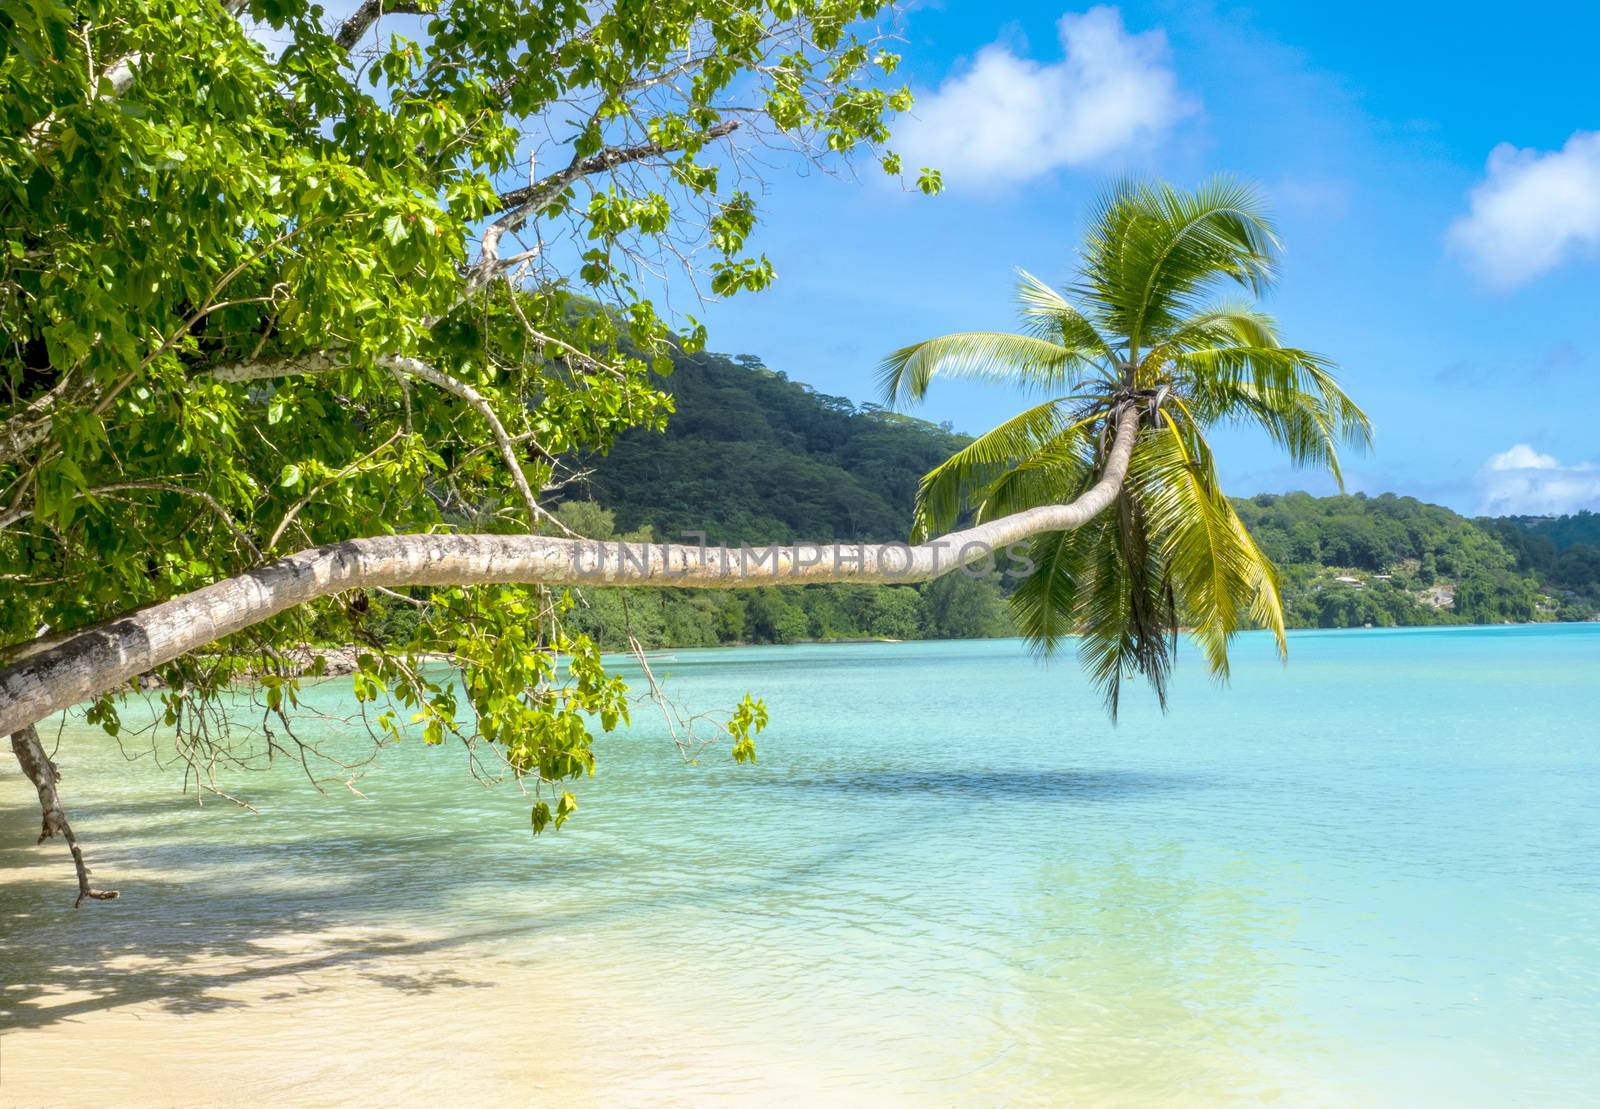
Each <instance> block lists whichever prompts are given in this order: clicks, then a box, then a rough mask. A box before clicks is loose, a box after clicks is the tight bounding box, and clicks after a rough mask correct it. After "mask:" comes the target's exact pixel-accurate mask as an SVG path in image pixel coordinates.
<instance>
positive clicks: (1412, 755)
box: [0, 625, 1600, 1105]
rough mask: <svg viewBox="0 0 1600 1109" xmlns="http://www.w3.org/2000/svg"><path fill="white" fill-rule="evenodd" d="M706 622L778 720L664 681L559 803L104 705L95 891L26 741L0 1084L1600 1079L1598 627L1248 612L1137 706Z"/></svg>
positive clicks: (194, 1098) (92, 840) (777, 1085)
mask: <svg viewBox="0 0 1600 1109" xmlns="http://www.w3.org/2000/svg"><path fill="white" fill-rule="evenodd" d="M671 655H672V657H671V658H670V659H667V660H662V661H658V662H656V663H655V666H656V669H657V672H658V674H659V673H660V672H662V671H665V672H666V673H667V675H668V685H669V688H670V689H671V690H672V692H673V694H674V696H675V697H676V698H678V699H679V700H680V701H683V702H685V703H687V704H689V705H691V706H693V707H696V708H718V707H725V706H730V705H731V704H732V703H733V702H734V701H736V700H737V699H738V698H739V697H740V696H742V695H743V694H744V693H745V692H746V691H754V692H755V693H757V694H758V695H760V696H762V697H764V698H765V699H766V701H767V703H768V705H769V706H770V708H771V710H772V715H773V724H772V726H771V728H770V729H769V730H768V731H767V732H766V733H765V734H764V735H763V736H762V737H761V738H760V741H759V751H760V760H759V762H758V763H757V764H756V765H755V766H753V767H738V766H734V765H733V764H732V762H731V760H728V759H727V758H726V757H725V753H723V752H721V751H718V750H713V751H710V752H707V753H706V755H705V756H703V757H702V759H701V762H700V764H699V765H697V766H689V765H685V763H684V762H683V761H682V760H681V759H680V758H679V757H678V755H677V753H676V750H675V749H674V748H673V746H672V744H671V742H670V740H669V738H668V736H667V733H666V731H665V729H664V727H663V726H662V725H661V723H660V718H659V716H658V715H656V714H654V713H653V712H652V711H650V710H649V709H647V708H646V707H643V706H641V707H640V708H639V709H638V711H637V712H636V714H635V725H634V727H633V728H632V729H631V730H629V731H628V732H626V733H624V734H619V735H616V736H612V737H607V738H605V739H603V740H602V743H601V747H600V754H601V767H600V774H599V776H598V777H597V778H595V779H594V780H592V781H590V782H586V783H584V785H583V786H582V788H581V792H580V802H581V806H582V807H581V810H580V812H579V814H578V816H577V818H575V819H574V821H573V822H572V823H571V824H569V825H568V826H567V828H566V829H564V830H563V831H561V832H560V833H559V834H556V835H549V834H547V835H545V836H543V837H540V838H539V839H538V840H534V839H533V838H532V837H531V836H530V834H529V831H528V826H527V808H528V804H527V801H526V800H525V799H524V798H523V797H522V796H521V795H520V794H519V793H518V791H517V790H516V789H515V788H511V787H508V786H506V785H502V786H500V787H498V788H495V789H492V790H485V789H483V788H481V787H480V786H478V785H476V784H475V783H474V782H473V781H472V779H471V777H470V776H469V774H468V773H467V767H466V764H465V760H464V758H463V755H462V753H461V751H460V749H459V748H454V749H452V748H449V747H445V748H440V749H425V748H422V747H421V746H420V745H407V746H402V747H399V748H396V749H392V750H389V751H387V752H385V753H384V755H383V757H382V760H381V766H380V767H378V768H376V769H374V770H373V771H372V772H370V773H369V774H367V776H366V777H365V778H364V779H363V780H362V781H361V782H360V783H359V788H360V790H361V791H362V793H364V794H365V798H361V797H357V796H356V795H354V794H352V793H349V792H347V791H343V790H342V789H340V790H337V791H335V792H332V793H330V794H329V795H328V796H326V797H322V796H319V795H318V794H316V793H315V792H314V791H313V790H311V789H310V788H309V787H308V786H307V785H306V784H305V780H304V778H303V776H301V775H300V773H299V770H298V767H295V766H287V765H286V766H281V767H279V768H278V769H276V770H274V771H272V772H270V773H268V774H264V775H247V776H238V777H235V778H232V779H230V784H231V785H232V786H233V787H234V788H235V789H236V790H237V791H238V792H240V793H241V794H242V795H244V796H247V797H248V799H249V800H250V801H252V802H253V803H254V804H255V805H256V806H257V807H258V808H259V809H260V813H259V814H251V813H248V812H244V811H242V810H239V809H236V808H234V807H233V806H230V805H227V804H224V803H217V802H211V803H208V804H207V805H206V806H205V807H204V809H203V810H200V811H199V812H195V811H194V804H193V801H192V799H185V798H184V797H182V796H180V795H179V793H178V789H177V782H176V780H175V779H174V778H173V777H172V776H171V775H170V774H163V773H161V772H160V771H158V770H157V768H156V767H154V766H153V765H152V763H151V760H149V759H141V760H138V761H134V762H129V761H127V760H126V759H125V757H124V755H123V754H122V753H121V752H120V751H119V749H118V748H117V746H116V745H115V744H114V743H113V742H112V741H110V740H108V739H106V738H104V737H103V736H99V735H97V734H96V733H94V732H92V731H89V730H87V729H84V728H82V727H81V726H77V727H74V726H72V725H68V729H67V733H66V735H65V736H64V739H63V747H62V758H61V761H62V765H63V770H64V771H65V773H66V778H65V779H64V781H63V783H62V785H63V790H64V793H65V797H66V799H67V801H68V804H69V806H70V807H71V810H72V812H71V815H72V817H73V820H74V823H75V826H76V828H77V830H78V832H79V835H80V837H81V838H82V839H83V840H84V841H85V843H86V845H87V847H88V849H89V851H90V852H91V861H92V863H94V864H95V865H96V866H97V869H98V872H99V874H100V876H101V877H102V878H103V879H104V880H105V881H106V883H107V884H111V885H116V886H118V887H119V888H120V889H121V890H122V894H123V897H122V900H120V901H118V902H114V903H110V904H103V905H88V906H86V907H85V908H84V909H82V910H79V911H78V912H76V913H75V912H73V910H72V909H71V907H70V903H71V893H70V880H69V879H70V875H69V874H68V873H67V871H66V869H65V864H64V858H63V855H62V853H61V851H60V849H59V848H51V847H43V848H34V847H31V846H28V844H29V843H30V842H31V836H29V835H28V831H29V828H30V827H31V826H32V825H33V824H34V823H36V820H37V817H36V815H34V811H33V810H31V809H30V807H29V804H28V802H29V801H30V796H29V794H28V792H27V788H26V784H25V783H24V782H23V781H22V780H21V779H20V778H19V777H18V776H16V775H14V774H9V773H8V774H7V776H6V777H4V778H0V783H3V784H0V791H3V792H0V806H3V808H0V836H3V839H0V875H3V882H0V917H3V918H4V921H5V923H4V927H3V931H0V959H3V966H4V972H3V973H4V976H5V981H4V993H3V995H0V997H3V1001H0V1006H3V1008H4V1010H5V1015H4V1016H0V1022H3V1027H5V1028H6V1029H7V1031H6V1033H5V1034H4V1035H3V1036H0V1094H7V1093H9V1094H10V1095H11V1096H10V1098H9V1099H7V1098H0V1100H7V1102H8V1103H12V1102H17V1103H27V1102H28V1100H29V1098H30V1096H33V1095H34V1094H35V1092H36V1091H46V1090H48V1089H50V1088H51V1087H52V1086H54V1087H55V1088H57V1089H59V1088H60V1084H63V1083H64V1084H65V1086H66V1088H67V1089H68V1090H69V1092H71V1091H72V1088H73V1083H80V1084H83V1083H87V1082H88V1081H89V1080H91V1079H92V1078H93V1077H94V1076H95V1073H96V1072H95V1070H94V1068H95V1066H97V1065H99V1066H103V1067H105V1068H107V1069H108V1071H109V1070H110V1069H112V1068H116V1067H119V1066H122V1065H123V1064H124V1063H126V1061H127V1060H129V1059H142V1060H144V1061H145V1063H144V1067H145V1068H146V1070H147V1071H148V1074H147V1075H146V1079H147V1081H148V1083H149V1086H148V1088H146V1089H145V1093H146V1094H148V1095H149V1096H148V1100H150V1101H153V1102H159V1103H167V1104H171V1103H200V1102H203V1101H208V1100H209V1101H215V1100H219V1099H220V1100H225V1098H219V1094H221V1093H224V1092H226V1093H228V1094H229V1095H230V1096H235V1097H237V1098H239V1099H240V1100H242V1101H249V1100H253V1099H255V1098H257V1097H268V1096H271V1097H277V1098H282V1099H287V1100H290V1101H304V1102H319V1101H320V1102H325V1103H329V1104H332V1103H336V1102H339V1101H345V1102H348V1101H352V1100H355V1101H361V1100H367V1099H369V1098H370V1100H372V1101H374V1102H377V1101H383V1100H388V1101H390V1102H393V1101H395V1100H396V1099H398V1100H399V1101H400V1102H402V1103H409V1102H413V1101H415V1100H419V1099H422V1098H427V1099H430V1100H435V1101H441V1102H442V1103H451V1104H453V1103H460V1102H465V1101H468V1100H473V1099H477V1098H482V1097H496V1098H501V1099H504V1098H507V1097H509V1098H513V1099H521V1100H524V1101H528V1102H540V1101H548V1100H554V1099H556V1098H558V1097H559V1098H573V1097H576V1098H578V1099H580V1100H584V1101H588V1102H599V1103H637V1102H638V1101H641V1100H649V1101H666V1102H681V1103H705V1102H707V1101H755V1100H766V1099H769V1098H774V1097H777V1096H784V1095H789V1096H793V1095H796V1094H798V1095H817V1096H821V1095H826V1096H828V1097H830V1098H831V1099H833V1100H835V1101H841V1102H846V1103H890V1104H913V1103H926V1102H928V1101H930V1100H932V1101H935V1102H938V1103H943V1104H994V1103H1000V1102H1035V1103H1054V1102H1062V1101H1076V1102H1080V1103H1084V1102H1087V1103H1095V1104H1149V1103H1152V1102H1155V1103H1169V1104H1200V1103H1219V1102H1229V1101H1238V1100H1242V1099H1243V1100H1261V1099H1267V1098H1274V1097H1275V1098H1277V1099H1280V1100H1282V1101H1284V1102H1285V1103H1289V1104H1307V1103H1311V1104H1315V1103H1326V1104H1349V1103H1352V1102H1359V1103H1363V1104H1373V1103H1390V1104H1417V1103H1434V1104H1446V1103H1448V1104H1463V1103H1473V1104H1504V1103H1505V1102H1507V1101H1508V1100H1520V1101H1525V1102H1528V1103H1535V1104H1546V1105H1548V1104H1578V1103H1582V1102H1585V1101H1588V1100H1589V1099H1590V1098H1592V1096H1593V1093H1592V1090H1593V1080H1594V1076H1595V1075H1597V1074H1600V870H1597V868H1596V866H1595V860H1596V859H1597V858H1600V725H1597V721H1600V626H1597V625H1581V626H1544V627H1516V628H1471V629H1414V630H1397V631H1386V630H1385V631H1358V632H1303V633H1298V634H1295V635H1294V636H1293V637H1292V640H1291V662H1290V666H1289V667H1288V668H1287V669H1285V668H1283V667H1282V666H1280V665H1279V664H1278V662H1277V660H1276V657H1275V656H1274V654H1273V652H1272V650H1271V645H1270V642H1269V641H1268V640H1267V639H1266V638H1265V637H1263V636H1259V635H1247V636H1244V637H1242V639H1241V641H1240V643H1239V646H1238V648H1237V658H1236V664H1235V670H1234V676H1233V681H1232V684H1231V686H1230V687H1229V688H1227V689H1221V688H1218V687H1217V686H1215V685H1214V684H1213V683H1211V682H1210V681H1209V680H1208V679H1207V678H1206V677H1205V676H1204V674H1203V672H1202V669H1201V667H1200V666H1199V665H1198V659H1196V658H1194V657H1193V656H1192V655H1190V656H1188V657H1186V658H1185V659H1183V660H1182V662H1181V664H1180V667H1179V673H1178V679H1177V681H1176V684H1175V688H1174V690H1173V698H1172V700H1173V708H1172V711H1171V713H1169V714H1168V715H1166V716H1165V717H1163V716H1162V715H1161V714H1160V713H1159V712H1158V711H1157V710H1156V709H1155V708H1154V706H1153V705H1152V704H1150V703H1149V700H1148V698H1147V697H1146V696H1145V695H1144V694H1143V693H1142V691H1139V690H1131V691H1130V693H1129V695H1128V696H1127V697H1126V698H1125V701H1124V707H1123V714H1122V721H1121V724H1120V725H1119V726H1118V727H1116V728H1113V727H1111V726H1110V725H1109V724H1108V723H1107V721H1106V719H1105V716H1104V713H1103V711H1102V709H1101V706H1100V704H1099V702H1098V698H1097V697H1096V696H1095V694H1094V693H1093V692H1092V691H1091V690H1090V689H1089V688H1088V686H1087V684H1086V683H1085V681H1084V679H1083V678H1082V676H1081V674H1080V673H1079V672H1078V670H1077V668H1076V666H1075V665H1074V664H1073V663H1072V662H1071V660H1070V659H1067V660H1063V661H1062V662H1059V663H1056V664H1054V665H1052V666H1050V667H1048V668H1041V667H1040V666H1039V665H1038V664H1036V663H1035V662H1033V661H1032V660H1031V659H1030V658H1029V657H1028V656H1027V655H1026V653H1025V652H1024V650H1023V648H1022V646H1021V645H1020V644H1019V643H1017V642H1014V641H1000V642H956V643H905V644H859V645H839V646H804V647H772V648H747V649H738V650H721V651H679V652H672V653H671ZM347 697H348V690H347V687H346V686H345V685H344V683H342V682H336V683H329V684H327V685H324V686H322V687H319V689H318V690H317V691H316V693H315V694H314V697H313V699H314V700H317V701H320V702H322V703H323V704H324V705H325V706H326V707H328V708H330V709H339V708H341V707H342V706H343V702H344V701H345V699H346V698H347ZM52 734H53V730H52ZM290 1059H299V1060H302V1062H300V1063H298V1064H293V1063H289V1062H287V1061H288V1060H290ZM311 1059H314V1060H315V1062H314V1063H310V1062H306V1061H305V1060H311ZM86 1061H87V1062H86ZM85 1068H87V1069H85ZM139 1089H140V1088H135V1089H134V1091H133V1092H134V1093H135V1094H137V1093H138V1090H139ZM102 1094H103V1091H102ZM40 1099H41V1100H42V1094H41V1096H40ZM91 1100H95V1097H94V1095H93V1092H92V1091H90V1090H88V1089H80V1090H78V1091H77V1096H76V1098H74V1097H69V1098H68V1101H69V1103H73V1102H74V1101H76V1102H78V1103H84V1102H88V1101H91ZM132 1100H135V1101H137V1100H140V1098H139V1097H137V1096H136V1097H134V1098H133V1099H132Z"/></svg>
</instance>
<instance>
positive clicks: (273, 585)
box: [0, 404, 1141, 733]
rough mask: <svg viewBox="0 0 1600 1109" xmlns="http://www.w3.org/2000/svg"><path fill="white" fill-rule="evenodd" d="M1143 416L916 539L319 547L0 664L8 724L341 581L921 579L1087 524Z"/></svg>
mask: <svg viewBox="0 0 1600 1109" xmlns="http://www.w3.org/2000/svg"><path fill="white" fill-rule="evenodd" d="M1140 418H1141V409H1140V408H1139V407H1137V406H1135V405H1131V404H1130V405H1128V406H1126V407H1124V408H1123V410H1122V412H1121V414H1120V415H1119V416H1118V417H1117V425H1116V433H1115V436H1114V438H1113V440H1112V443H1111V448H1110V450H1109V451H1108V452H1107V455H1106V464H1105V469H1104V471H1103V472H1102V474H1101V476H1100V478H1099V480H1097V481H1096V482H1095V483H1094V485H1092V486H1090V488H1089V489H1088V490H1086V491H1085V492H1084V493H1083V494H1082V495H1081V496H1079V497H1078V498H1077V499H1076V500H1074V501H1072V502H1071V503H1070V504H1061V505H1047V506H1043V507H1040V508H1031V509H1028V510H1026V511H1024V512H1018V513H1014V514H1013V515H1010V516H1005V517H1002V518H1001V519H998V520H991V521H989V522H988V523H984V524H980V525H978V526H976V527H973V528H968V529H966V530H964V531H958V532H952V533H950V534H948V535H945V536H942V537H940V538H939V539H936V540H932V541H930V542H928V543H922V544H919V545H917V546H907V545H905V544H901V543H891V544H828V545H822V544H809V543H802V544H795V545H794V546H792V547H789V548H766V549H759V550H755V551H752V550H751V549H750V548H748V547H741V548H737V549H735V548H729V547H694V546H685V545H680V544H667V543H660V544H651V543H625V542H621V541H618V542H596V541H591V540H580V539H557V538H550V537H547V536H539V535H389V536H377V537H374V538H370V539H349V540H346V541H344V542H342V543H331V544H328V545H326V546H322V547H313V548H310V549H309V550H304V551H301V552H299V553H298V554H293V555H290V556H289V557H287V558H284V559H280V560H279V561H277V562H273V563H269V564H268V565H266V566H262V567H259V568H257V569H255V570H251V571H250V572H248V573H245V574H240V575H238V576H237V577H232V578H227V579H225V580H223V581H219V582H216V583H215V584H213V585H208V586H205V587H204V588H201V589H197V590H195V591H194V592H192V593H186V594H184V595H183V596H181V597H174V598H173V599H172V600H170V601H165V602H162V603H161V604H157V605H152V606H150V607H149V608H146V609H144V610H142V611H139V612H135V613H131V614H129V615H127V616H123V617H120V618H118V619H115V620H112V621H110V622H108V623H105V624H102V625H99V626H98V627H94V628H90V629H87V630H85V631H82V632H79V633H78V634H76V635H73V636H71V637H70V638H68V639H66V640H64V641H62V642H60V643H57V644H55V645H53V646H51V647H49V648H47V649H44V650H40V651H37V652H35V653H33V654H30V655H28V656H27V657H25V658H23V659H22V660H20V661H18V662H16V663H14V664H13V665H11V666H8V667H6V668H5V669H3V670H0V733H5V732H15V731H19V730H21V729H23V728H26V727H27V726H28V725H30V724H34V723H36V722H37V721H39V720H42V719H44V717H46V716H48V715H50V714H51V713H53V712H59V711H60V710H62V709H64V708H67V707H69V706H71V705H74V704H77V703H78V702H80V701H83V700H85V699H87V698H90V697H96V696H99V695H100V694H102V693H105V692H107V691H109V690H113V689H116V688H118V687H119V686H121V685H123V684H124V683H126V682H127V681H129V680H130V679H132V678H134V677H136V676H137V675H139V674H143V673H145V672H146V671H148V670H151V669H153V668H155V667H157V666H160V665H161V664H162V663H165V662H170V661H171V660H173V659H175V658H178V657H179V656H181V655H184V654H187V653H189V652H190V651H194V650H197V649H199V648H200V647H203V646H205V645H206V644H208V643H211V642H214V641H215V640H218V639H221V638H223V637H224V636H228V635H233V634H234V633H236V632H240V631H243V630H244V629H246V628H249V627H251V626H253V625H255V624H258V623H260V622H261V621H263V620H266V619H268V618H270V617H272V616H275V615H277V614H278V613H280V612H283V611H284V610H286V609H289V608H292V607H294V606H295V605H301V604H305V603H306V602H308V601H314V600H316V599H318V598H320V597H327V596H330V595H332V594H335V593H340V592H343V591H344V590H347V589H356V588H362V589H378V588H387V589H394V588H400V587H403V586H411V585H435V586H465V585H492V584H506V583H513V582H515V583H521V584H538V585H551V586H581V585H588V586H595V585H629V586H643V587H648V588H687V589H749V588H754V587H758V586H766V585H803V584H806V583H812V582H896V583H904V582H916V581H927V580H930V579H932V578H936V577H939V576H940V575H942V574H946V573H949V572H950V571H952V570H955V569H957V568H958V567H961V566H965V565H969V564H971V563H973V562H979V561H982V560H983V559H985V558H988V557H989V556H990V555H991V554H993V553H994V552H996V551H999V550H1003V549H1004V548H1006V547H1008V546H1010V545H1011V544H1013V543H1017V542H1020V541H1022V540H1024V539H1027V538H1029V537H1030V536H1033V535H1038V534H1040V533H1043V532H1053V531H1070V530H1072V529H1074V528H1077V527H1081V526H1082V525H1083V524H1085V523H1087V522H1088V521H1089V520H1091V519H1093V518H1094V517H1095V516H1096V515H1098V514H1099V513H1100V512H1102V511H1104V510H1105V509H1106V508H1107V507H1108V506H1110V505H1111V503H1112V502H1113V501H1114V500H1115V499H1116V496H1117V493H1118V491H1119V490H1120V489H1121V488H1122V483H1123V480H1124V478H1125V477H1126V476H1127V472H1128V462H1129V459H1130V458H1131V456H1132V454H1133V446H1134V442H1135V440H1136V439H1137V438H1138V434H1139V421H1140ZM813 556H814V557H813ZM752 561H753V562H754V565H751V563H752Z"/></svg>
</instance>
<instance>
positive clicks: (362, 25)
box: [333, 0, 434, 50]
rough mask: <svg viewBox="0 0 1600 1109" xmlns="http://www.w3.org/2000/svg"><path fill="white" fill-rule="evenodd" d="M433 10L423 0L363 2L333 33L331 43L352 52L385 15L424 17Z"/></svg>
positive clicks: (371, 0) (431, 5)
mask: <svg viewBox="0 0 1600 1109" xmlns="http://www.w3.org/2000/svg"><path fill="white" fill-rule="evenodd" d="M433 10H434V5H433V4H431V3H427V2H425V0H365V2H364V3H363V4H362V5H361V6H360V7H359V8H357V9H356V10H355V13H354V14H352V15H351V16H349V17H348V18H347V19H346V20H345V21H344V22H343V23H341V24H339V30H338V31H336V32H335V33H334V36H333V41H334V42H336V43H338V44H339V47H340V49H342V50H353V49H354V48H355V45H356V43H358V42H360V41H361V36H362V35H364V34H366V33H367V30H368V29H369V28H370V27H371V26H372V25H373V24H374V23H376V22H378V20H380V19H382V18H383V17H384V16H385V15H424V14H426V13H428V12H431V11H433Z"/></svg>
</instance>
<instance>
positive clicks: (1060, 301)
mask: <svg viewBox="0 0 1600 1109" xmlns="http://www.w3.org/2000/svg"><path fill="white" fill-rule="evenodd" d="M1017 306H1018V309H1019V312H1020V315H1021V316H1022V326H1023V329H1024V330H1025V331H1027V332H1028V334H1030V335H1034V336H1037V337H1038V338H1041V339H1049V340H1052V341H1055V342H1058V343H1060V344H1061V345H1062V346H1064V347H1067V348H1068V349H1070V350H1075V351H1079V352H1081V353H1082V355H1083V356H1084V357H1085V359H1086V360H1090V361H1093V360H1096V359H1099V360H1103V361H1104V362H1105V363H1106V367H1105V368H1106V370H1107V371H1110V370H1112V369H1114V367H1115V365H1116V363H1117V353H1116V351H1115V350H1113V349H1112V344H1111V342H1110V340H1108V339H1107V338H1106V337H1105V336H1104V335H1102V334H1100V330H1099V328H1097V327H1096V326H1095V324H1094V322H1093V321H1092V320H1090V319H1089V317H1088V316H1087V315H1086V314H1085V313H1084V311H1083V309H1082V308H1080V307H1078V306H1077V305H1076V304H1074V303H1072V301H1070V300H1068V299H1067V298H1066V297H1065V296H1063V295H1061V293H1059V292H1057V291H1056V290H1055V289H1052V288H1051V287H1050V286H1049V285H1046V284H1045V283H1044V282H1043V281H1040V280H1039V279H1038V278H1037V277H1035V276H1033V274H1031V273H1029V272H1028V271H1027V270H1022V269H1019V270H1018V271H1017Z"/></svg>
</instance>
